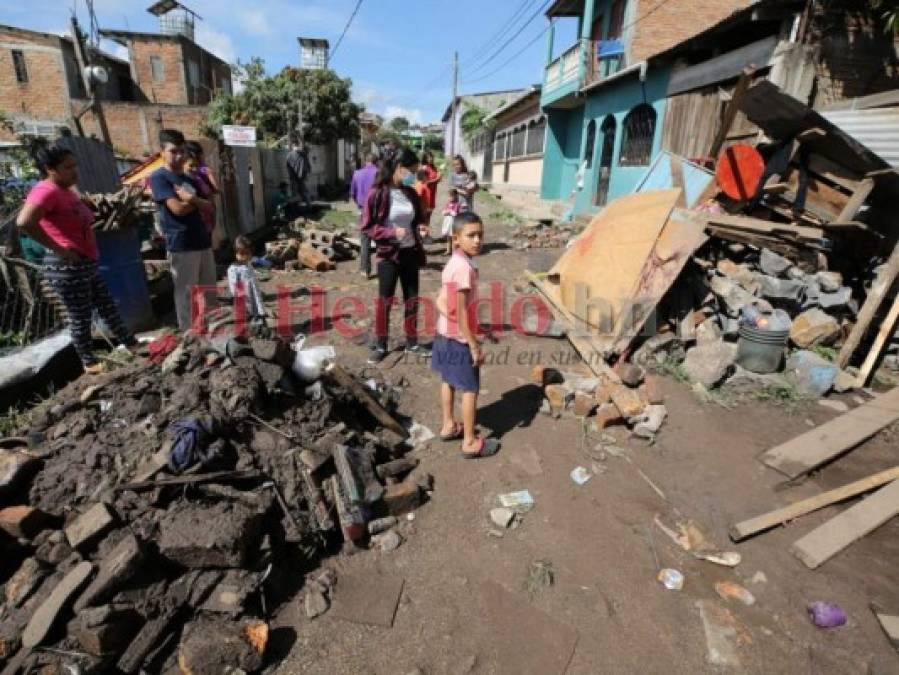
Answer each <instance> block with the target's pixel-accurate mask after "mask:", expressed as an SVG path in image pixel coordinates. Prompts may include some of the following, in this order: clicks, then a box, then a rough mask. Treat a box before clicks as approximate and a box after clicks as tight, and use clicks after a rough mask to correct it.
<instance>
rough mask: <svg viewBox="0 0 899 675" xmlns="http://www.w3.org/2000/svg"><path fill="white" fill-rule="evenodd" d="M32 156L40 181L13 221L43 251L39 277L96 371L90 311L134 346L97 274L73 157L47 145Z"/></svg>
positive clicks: (87, 214)
mask: <svg viewBox="0 0 899 675" xmlns="http://www.w3.org/2000/svg"><path fill="white" fill-rule="evenodd" d="M34 160H35V164H37V168H38V171H40V174H41V178H42V179H43V180H42V181H41V182H39V183H38V184H37V185H35V186H34V187H33V188H32V189H31V192H29V193H28V197H26V198H25V205H24V206H23V207H22V210H21V212H20V213H19V216H18V218H17V219H16V225H18V227H19V229H20V230H21V231H22V232H24V233H25V234H27V235H28V236H29V237H31V238H32V239H34V240H35V241H37V242H38V243H39V244H41V245H43V246H44V247H45V248H46V249H47V254H46V255H45V256H44V261H43V264H44V266H43V276H44V278H45V279H46V280H47V282H48V283H49V284H50V287H51V288H52V289H53V291H54V292H55V293H56V295H57V296H59V299H60V301H61V302H62V304H63V307H65V310H66V317H67V319H68V322H69V328H70V329H71V331H72V342H73V343H74V345H75V350H76V351H77V352H78V356H79V357H80V358H81V362H82V363H83V364H84V370H85V371H86V372H88V373H98V372H101V371H102V364H101V363H99V362H98V361H97V359H96V357H95V356H94V354H93V352H92V349H91V348H92V346H93V345H92V340H91V318H92V314H93V310H97V313H98V314H99V315H100V318H101V319H103V322H104V323H105V324H106V325H107V327H109V329H110V330H111V331H112V332H113V333H114V334H115V337H116V339H117V340H118V342H119V344H123V345H126V346H128V347H132V346H134V345H136V342H135V340H134V336H133V335H131V333H130V332H129V331H128V328H127V327H126V326H125V323H124V322H123V321H122V317H121V315H120V314H119V310H118V308H117V307H116V305H115V303H114V302H113V300H112V297H111V296H110V295H109V290H108V289H107V288H106V282H104V281H103V278H102V277H101V276H100V271H99V268H98V265H97V260H98V258H99V253H98V251H97V241H96V239H95V238H94V229H93V222H94V214H93V212H92V211H91V210H90V209H89V208H88V207H87V204H86V203H85V201H84V200H83V198H82V197H80V196H79V195H78V194H76V192H75V190H74V188H75V184H76V183H77V182H78V167H77V166H76V164H75V156H74V155H73V154H72V153H71V151H69V150H67V149H65V148H62V147H60V146H58V145H51V146H48V147H42V148H40V149H38V150H37V152H36V153H35V157H34Z"/></svg>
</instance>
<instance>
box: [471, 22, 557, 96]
mask: <svg viewBox="0 0 899 675" xmlns="http://www.w3.org/2000/svg"><path fill="white" fill-rule="evenodd" d="M551 27H552V23H550V25H549V26H547V27H546V28H544V29H543V30H541V31H540V32H539V33H537V35H535V36H534V39H532V40H531V41H530V42H528V43H527V44H526V45H525V46H524V47H522V48H521V49H520V50H519V51H517V52H515V53H514V54H513V55H512V56H511V57H509V59H508V60H507V61H504V62H503V63H502V65H501V66H499V67H498V68H495V69H494V70H491V71H490V72H489V73H487V74H486V75H481V77H477V78H475V79H473V80H465V84H475V83H476V82H480V81H481V80H486V79H487V78H488V77H493V76H494V75H496V74H497V73H498V72H499V71H501V70H502V69H503V68H505V67H506V66H508V65H509V64H510V63H512V61H514V60H515V59H517V58H518V57H519V56H521V55H522V54H524V53H525V52H526V51H527V50H528V49H529V48H530V47H531V46H532V45H533V44H534V43H535V42H537V40H539V39H540V38H542V37H543V36H544V35H546V33H547V32H548V31H549V29H550V28H551Z"/></svg>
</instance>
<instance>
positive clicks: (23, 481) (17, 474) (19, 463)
mask: <svg viewBox="0 0 899 675" xmlns="http://www.w3.org/2000/svg"><path fill="white" fill-rule="evenodd" d="M40 467H41V460H39V459H38V458H37V457H34V456H32V455H30V454H28V453H27V452H19V451H18V450H5V449H2V448H0V498H9V497H10V496H11V495H13V494H15V493H16V492H18V491H22V492H25V491H27V489H28V483H29V482H30V481H31V479H32V478H33V477H34V475H35V474H36V473H37V471H38V469H39V468H40Z"/></svg>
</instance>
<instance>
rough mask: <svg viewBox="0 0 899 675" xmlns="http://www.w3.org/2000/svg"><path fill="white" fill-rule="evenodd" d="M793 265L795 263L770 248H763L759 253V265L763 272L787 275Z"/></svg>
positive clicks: (774, 275)
mask: <svg viewBox="0 0 899 675" xmlns="http://www.w3.org/2000/svg"><path fill="white" fill-rule="evenodd" d="M792 266H793V263H791V262H790V261H789V260H787V259H786V258H784V257H783V256H782V255H778V254H777V253H775V252H774V251H772V250H770V249H767V248H763V249H762V252H761V254H760V255H759V267H760V268H761V270H762V272H764V273H765V274H769V275H771V276H772V277H780V276H783V275H785V274H786V273H787V270H789V269H790V268H791V267H792Z"/></svg>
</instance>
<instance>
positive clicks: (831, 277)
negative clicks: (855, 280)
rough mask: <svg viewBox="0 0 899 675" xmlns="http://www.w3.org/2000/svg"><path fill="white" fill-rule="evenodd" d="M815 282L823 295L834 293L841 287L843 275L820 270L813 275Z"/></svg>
mask: <svg viewBox="0 0 899 675" xmlns="http://www.w3.org/2000/svg"><path fill="white" fill-rule="evenodd" d="M815 281H816V282H818V286H820V287H821V290H822V291H824V292H825V293H836V292H837V291H838V290H840V288H841V287H842V285H843V275H842V274H840V273H839V272H829V271H824V270H822V271H820V272H818V273H817V274H815Z"/></svg>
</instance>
